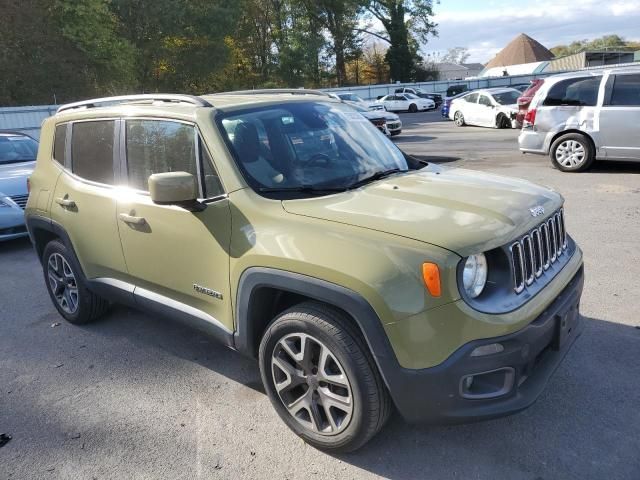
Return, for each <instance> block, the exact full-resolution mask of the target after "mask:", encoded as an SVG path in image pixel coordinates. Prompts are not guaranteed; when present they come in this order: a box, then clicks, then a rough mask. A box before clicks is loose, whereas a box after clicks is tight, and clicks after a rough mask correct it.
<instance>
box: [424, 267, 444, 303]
mask: <svg viewBox="0 0 640 480" xmlns="http://www.w3.org/2000/svg"><path fill="white" fill-rule="evenodd" d="M422 278H424V284H425V285H426V286H427V290H429V293H430V294H431V296H432V297H439V296H440V295H442V287H441V286H440V269H439V268H438V265H436V264H435V263H430V262H425V263H423V264H422Z"/></svg>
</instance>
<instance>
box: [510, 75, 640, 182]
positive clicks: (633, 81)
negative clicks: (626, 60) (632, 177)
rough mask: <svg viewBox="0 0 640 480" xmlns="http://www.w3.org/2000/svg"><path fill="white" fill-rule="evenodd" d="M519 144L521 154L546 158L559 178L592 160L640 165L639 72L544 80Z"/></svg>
mask: <svg viewBox="0 0 640 480" xmlns="http://www.w3.org/2000/svg"><path fill="white" fill-rule="evenodd" d="M518 143H519V145H520V150H521V151H522V152H524V153H536V154H541V155H549V156H550V157H551V162H552V163H553V165H554V166H555V167H556V168H558V169H560V170H562V171H564V172H580V171H584V170H587V169H588V168H589V167H590V166H591V165H593V162H594V161H596V160H634V161H640V66H632V67H617V68H608V69H607V68H603V69H597V70H584V71H578V72H571V73H565V74H560V75H554V76H552V77H547V78H545V80H544V84H543V85H542V87H540V90H538V92H537V93H536V95H535V96H534V97H533V100H532V101H531V105H530V106H529V111H528V112H527V113H526V115H525V117H524V123H523V127H522V131H521V133H520V136H519V137H518Z"/></svg>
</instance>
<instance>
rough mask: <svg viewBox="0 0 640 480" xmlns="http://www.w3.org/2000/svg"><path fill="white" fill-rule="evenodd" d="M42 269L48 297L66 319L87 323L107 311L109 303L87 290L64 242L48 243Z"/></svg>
mask: <svg viewBox="0 0 640 480" xmlns="http://www.w3.org/2000/svg"><path fill="white" fill-rule="evenodd" d="M42 266H43V270H44V279H45V283H46V285H47V291H48V292H49V296H50V297H51V300H52V301H53V304H54V306H55V307H56V309H57V310H58V312H59V313H60V315H62V316H63V317H64V318H65V320H67V321H68V322H70V323H74V324H83V323H88V322H90V321H92V320H95V319H97V318H99V317H100V316H101V315H102V314H103V313H104V312H105V311H106V310H107V308H108V306H109V304H108V302H107V301H105V300H104V299H102V298H100V297H98V296H97V295H96V294H95V293H93V292H91V291H90V290H89V289H88V288H87V286H86V282H85V280H84V277H83V276H82V272H81V271H80V267H79V265H78V263H77V261H76V259H75V256H74V255H73V254H71V252H69V250H68V249H67V247H66V246H65V245H64V244H63V243H62V242H60V241H58V240H53V241H51V242H49V243H48V244H47V246H46V247H45V248H44V252H43V254H42Z"/></svg>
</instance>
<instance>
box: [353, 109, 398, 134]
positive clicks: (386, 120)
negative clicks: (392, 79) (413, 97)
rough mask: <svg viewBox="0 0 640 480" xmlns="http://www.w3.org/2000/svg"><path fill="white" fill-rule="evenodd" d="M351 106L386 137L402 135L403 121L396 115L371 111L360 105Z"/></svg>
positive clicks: (382, 111) (381, 111) (383, 111)
mask: <svg viewBox="0 0 640 480" xmlns="http://www.w3.org/2000/svg"><path fill="white" fill-rule="evenodd" d="M351 106H352V107H353V108H354V109H356V110H357V111H358V112H360V113H361V114H362V115H364V116H365V117H366V118H368V119H369V121H371V123H373V124H374V125H375V126H376V127H377V128H378V129H379V130H381V131H382V132H383V133H384V134H385V135H389V136H390V137H393V136H396V135H399V134H400V133H402V121H401V120H400V117H399V116H398V115H396V114H395V113H392V112H387V111H385V110H375V111H371V110H367V109H366V108H364V107H360V106H358V105H351Z"/></svg>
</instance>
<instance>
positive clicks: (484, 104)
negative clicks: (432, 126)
mask: <svg viewBox="0 0 640 480" xmlns="http://www.w3.org/2000/svg"><path fill="white" fill-rule="evenodd" d="M520 95H522V94H521V93H520V92H519V91H518V90H516V89H515V88H486V89H483V90H474V91H472V92H469V93H467V94H466V95H463V96H461V97H458V98H456V99H455V100H453V101H452V102H451V105H450V106H449V118H450V119H451V120H453V121H454V123H455V124H456V125H457V126H459V127H463V126H465V125H476V126H479V127H493V128H514V127H515V124H516V123H515V118H516V114H517V113H518V103H517V101H518V97H519V96H520Z"/></svg>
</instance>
